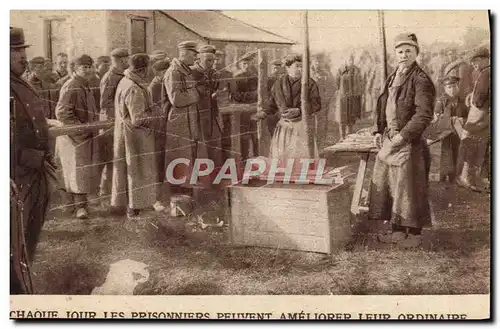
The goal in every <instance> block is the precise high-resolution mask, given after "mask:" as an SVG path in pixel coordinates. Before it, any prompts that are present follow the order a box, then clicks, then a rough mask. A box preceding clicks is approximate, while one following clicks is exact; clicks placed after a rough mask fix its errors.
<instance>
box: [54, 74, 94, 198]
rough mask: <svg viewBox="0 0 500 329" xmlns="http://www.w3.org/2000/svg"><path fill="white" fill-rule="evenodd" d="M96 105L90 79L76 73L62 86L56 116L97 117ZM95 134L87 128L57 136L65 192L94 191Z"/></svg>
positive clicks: (67, 119)
mask: <svg viewBox="0 0 500 329" xmlns="http://www.w3.org/2000/svg"><path fill="white" fill-rule="evenodd" d="M95 105H96V104H95V99H94V95H93V92H92V91H91V89H90V87H89V83H88V82H87V81H86V80H85V79H83V78H82V77H80V76H78V75H76V74H75V75H73V76H72V77H71V78H70V79H69V80H68V81H67V82H66V83H65V84H64V85H63V86H62V88H61V92H60V96H59V101H58V102H57V106H56V118H57V120H59V121H61V122H62V123H63V124H65V125H68V124H86V123H90V122H93V121H97V119H98V112H97V109H96V106H95ZM95 136H96V133H93V132H88V131H87V132H78V133H74V134H71V135H64V136H58V137H57V139H56V155H57V157H58V158H59V159H60V162H61V166H62V171H63V178H64V186H65V188H66V191H67V192H70V193H76V194H88V193H93V192H95V191H96V189H97V186H98V181H99V180H98V178H99V175H98V170H97V166H96V163H97V162H98V161H99V145H98V139H97V138H95Z"/></svg>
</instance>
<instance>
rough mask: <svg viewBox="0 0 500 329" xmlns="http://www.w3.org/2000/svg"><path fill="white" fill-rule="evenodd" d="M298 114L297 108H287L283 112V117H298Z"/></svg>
mask: <svg viewBox="0 0 500 329" xmlns="http://www.w3.org/2000/svg"><path fill="white" fill-rule="evenodd" d="M299 115H300V109H299V108H289V109H286V111H284V112H283V118H285V119H293V118H296V117H298V116H299Z"/></svg>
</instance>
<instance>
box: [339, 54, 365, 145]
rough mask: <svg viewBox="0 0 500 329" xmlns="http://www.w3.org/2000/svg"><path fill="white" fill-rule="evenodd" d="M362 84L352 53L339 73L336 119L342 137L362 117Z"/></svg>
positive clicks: (347, 133)
mask: <svg viewBox="0 0 500 329" xmlns="http://www.w3.org/2000/svg"><path fill="white" fill-rule="evenodd" d="M362 85H363V82H362V80H361V71H360V69H359V68H358V67H357V66H355V65H354V55H351V56H350V57H349V60H348V62H347V65H345V66H343V67H342V68H340V69H339V71H338V75H337V104H336V105H337V111H336V114H337V115H336V121H337V122H338V123H339V125H340V130H341V137H342V139H343V138H345V137H346V135H349V134H351V133H352V127H353V126H354V124H355V123H356V121H357V120H358V119H360V118H361V105H362V104H361V100H362V94H363V90H362Z"/></svg>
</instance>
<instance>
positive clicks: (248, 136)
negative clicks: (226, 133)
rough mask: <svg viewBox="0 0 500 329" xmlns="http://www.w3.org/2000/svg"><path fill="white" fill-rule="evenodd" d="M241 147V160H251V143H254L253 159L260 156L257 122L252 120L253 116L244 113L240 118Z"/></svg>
mask: <svg viewBox="0 0 500 329" xmlns="http://www.w3.org/2000/svg"><path fill="white" fill-rule="evenodd" d="M240 134H241V135H240V145H241V158H242V160H246V159H248V158H250V143H252V149H253V154H252V156H253V157H257V156H258V155H259V141H258V138H257V122H256V121H254V120H252V119H251V114H249V113H242V114H241V117H240Z"/></svg>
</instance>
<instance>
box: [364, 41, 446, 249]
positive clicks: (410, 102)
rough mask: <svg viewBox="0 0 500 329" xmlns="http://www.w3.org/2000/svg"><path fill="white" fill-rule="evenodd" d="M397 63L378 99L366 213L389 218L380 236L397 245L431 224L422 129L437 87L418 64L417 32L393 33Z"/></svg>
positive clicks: (415, 242)
mask: <svg viewBox="0 0 500 329" xmlns="http://www.w3.org/2000/svg"><path fill="white" fill-rule="evenodd" d="M394 43H395V53H396V59H397V61H398V63H399V66H398V68H397V69H396V71H395V72H394V73H393V74H391V75H390V77H389V78H388V80H387V82H386V85H385V87H384V91H383V93H382V95H381V96H380V98H379V100H378V102H377V110H376V118H375V129H374V134H375V142H376V144H377V146H378V147H379V148H380V151H379V152H378V154H377V156H376V159H375V165H374V168H373V177H372V185H371V186H372V187H371V194H370V209H369V213H368V216H369V218H370V219H375V220H384V221H390V222H391V224H392V231H391V232H389V233H387V234H382V235H380V236H379V241H380V242H383V243H396V244H398V245H399V246H401V247H410V248H411V247H417V246H419V245H420V244H421V242H422V240H421V230H422V227H424V226H426V225H430V224H431V213H430V206H429V187H428V179H429V169H430V154H429V149H428V147H427V143H426V141H425V140H424V139H423V137H422V134H423V132H424V131H425V129H426V128H427V127H428V126H429V125H430V123H431V121H432V118H433V110H434V101H435V96H436V91H435V87H434V84H433V83H432V80H431V79H430V78H429V77H428V76H427V74H426V73H425V72H424V71H423V70H422V69H421V68H420V67H419V66H418V64H417V63H416V58H417V55H418V52H419V45H418V41H417V37H416V36H415V34H413V33H410V34H408V33H403V34H400V35H398V36H397V37H396V38H395V42H394Z"/></svg>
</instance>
